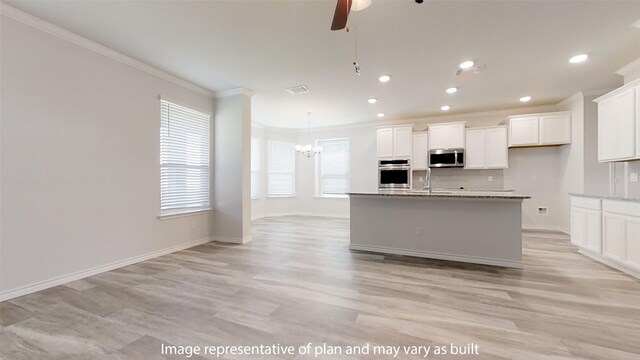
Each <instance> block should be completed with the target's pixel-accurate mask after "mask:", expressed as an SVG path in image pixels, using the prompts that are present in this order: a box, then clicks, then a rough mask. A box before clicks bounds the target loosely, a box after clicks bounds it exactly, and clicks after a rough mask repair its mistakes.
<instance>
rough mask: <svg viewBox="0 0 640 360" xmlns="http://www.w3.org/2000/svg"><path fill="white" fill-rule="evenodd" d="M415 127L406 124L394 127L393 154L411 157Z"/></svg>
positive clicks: (400, 156) (398, 156)
mask: <svg viewBox="0 0 640 360" xmlns="http://www.w3.org/2000/svg"><path fill="white" fill-rule="evenodd" d="M412 134H413V127H411V126H404V127H397V128H394V129H393V156H394V157H396V158H407V159H409V158H411V155H412V153H413V147H412V146H411V140H412V138H413V135H412Z"/></svg>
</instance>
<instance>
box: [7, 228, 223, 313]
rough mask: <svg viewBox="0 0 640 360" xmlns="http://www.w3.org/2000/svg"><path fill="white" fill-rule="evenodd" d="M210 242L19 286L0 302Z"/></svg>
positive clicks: (152, 253) (187, 245)
mask: <svg viewBox="0 0 640 360" xmlns="http://www.w3.org/2000/svg"><path fill="white" fill-rule="evenodd" d="M211 240H212V238H211V237H206V238H202V239H199V240H195V241H191V242H188V243H184V244H180V245H176V246H172V247H169V248H166V249H162V250H158V251H153V252H150V253H147V254H143V255H138V256H134V257H131V258H128V259H124V260H120V261H116V262H112V263H110V264H106V265H102V266H97V267H94V268H90V269H86V270H82V271H78V272H74V273H71V274H67V275H62V276H57V277H55V278H52V279H48V280H44V281H40V282H37V283H34V284H30V285H25V286H21V287H18V288H15V289H10V290H5V291H3V292H1V293H0V301H5V300H11V299H13V298H17V297H19V296H23V295H27V294H31V293H34V292H36V291H40V290H45V289H48V288H51V287H54V286H58V285H62V284H66V283H68V282H71V281H76V280H80V279H84V278H86V277H89V276H93V275H97V274H100V273H103V272H107V271H111V270H115V269H118V268H121V267H124V266H127V265H132V264H135V263H139V262H141V261H145V260H149V259H153V258H155V257H158V256H162V255H166V254H170V253H173V252H176V251H180V250H184V249H188V248H191V247H194V246H198V245H202V244H206V243H208V242H210V241H211Z"/></svg>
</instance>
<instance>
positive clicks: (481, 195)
mask: <svg viewBox="0 0 640 360" xmlns="http://www.w3.org/2000/svg"><path fill="white" fill-rule="evenodd" d="M347 195H349V196H350V197H359V196H375V197H408V198H424V199H428V198H436V199H488V200H492V199H493V200H525V199H530V198H531V196H528V195H521V194H515V193H512V192H504V191H495V192H494V191H468V190H459V191H455V190H453V191H433V192H428V191H424V190H380V191H372V192H350V193H347Z"/></svg>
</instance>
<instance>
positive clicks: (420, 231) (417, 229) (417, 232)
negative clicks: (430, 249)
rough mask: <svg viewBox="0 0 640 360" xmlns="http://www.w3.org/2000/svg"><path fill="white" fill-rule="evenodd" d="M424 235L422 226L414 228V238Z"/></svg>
mask: <svg viewBox="0 0 640 360" xmlns="http://www.w3.org/2000/svg"><path fill="white" fill-rule="evenodd" d="M423 235H424V231H423V230H422V226H418V227H417V228H416V236H423Z"/></svg>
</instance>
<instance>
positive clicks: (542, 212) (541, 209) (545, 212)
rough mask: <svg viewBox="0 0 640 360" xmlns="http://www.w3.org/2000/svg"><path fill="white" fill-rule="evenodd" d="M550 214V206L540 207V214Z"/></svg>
mask: <svg viewBox="0 0 640 360" xmlns="http://www.w3.org/2000/svg"><path fill="white" fill-rule="evenodd" d="M547 215H549V208H548V207H546V206H539V207H538V216H547Z"/></svg>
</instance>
